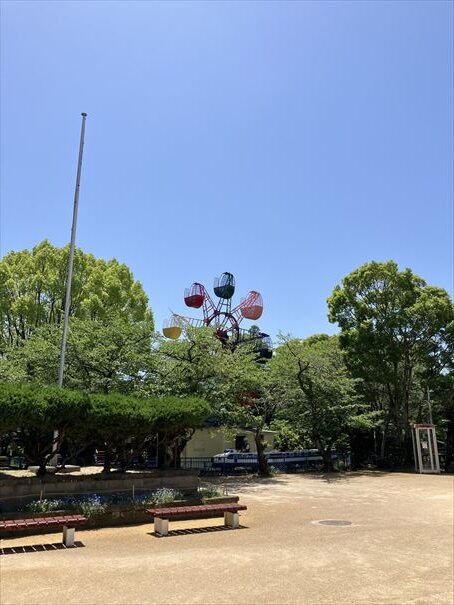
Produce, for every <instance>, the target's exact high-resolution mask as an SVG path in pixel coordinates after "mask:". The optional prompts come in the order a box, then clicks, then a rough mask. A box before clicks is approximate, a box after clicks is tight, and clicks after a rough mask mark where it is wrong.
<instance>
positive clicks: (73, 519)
mask: <svg viewBox="0 0 454 605" xmlns="http://www.w3.org/2000/svg"><path fill="white" fill-rule="evenodd" d="M86 522H87V518H86V517H84V516H83V515H59V516H57V517H33V518H30V519H7V520H0V531H8V532H15V531H26V530H27V529H41V528H42V529H44V530H45V529H46V528H48V527H63V544H64V545H65V546H74V533H75V528H76V527H77V526H79V525H83V524H84V523H86Z"/></svg>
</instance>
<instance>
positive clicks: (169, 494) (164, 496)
mask: <svg viewBox="0 0 454 605" xmlns="http://www.w3.org/2000/svg"><path fill="white" fill-rule="evenodd" d="M152 497H153V502H154V504H157V505H159V504H171V503H172V502H175V500H179V499H180V498H182V494H181V493H180V492H179V491H177V490H175V489H171V488H168V487H161V488H160V489H158V490H156V491H155V492H154V493H153V496H152Z"/></svg>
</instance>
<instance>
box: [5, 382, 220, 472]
mask: <svg viewBox="0 0 454 605" xmlns="http://www.w3.org/2000/svg"><path fill="white" fill-rule="evenodd" d="M209 412H210V407H209V405H208V404H207V403H206V402H205V401H204V400H202V399H200V398H198V397H185V398H179V397H166V398H148V399H137V398H134V397H129V396H125V395H123V394H120V393H111V394H109V395H100V394H92V395H90V396H89V395H88V394H86V393H82V392H78V391H70V390H68V389H59V388H57V387H39V386H38V385H35V384H33V385H31V384H10V383H2V384H0V431H1V432H4V433H6V432H8V431H16V430H18V429H20V433H21V435H22V438H23V441H24V445H25V447H26V455H27V457H28V458H29V459H31V460H35V461H37V462H39V464H40V466H44V464H45V460H46V456H48V455H49V454H50V450H51V447H52V444H53V438H52V432H53V430H54V429H58V432H59V437H58V442H57V443H56V445H57V451H58V449H59V447H60V445H61V442H62V440H63V439H64V438H65V436H66V435H67V434H68V433H70V434H71V437H72V438H73V439H74V440H76V441H79V442H80V443H82V444H83V443H85V444H88V443H91V442H96V443H104V445H105V448H106V453H107V454H108V455H109V456H110V457H111V456H112V454H113V450H114V449H116V448H118V449H119V450H121V449H122V448H126V447H127V444H128V443H129V444H131V443H132V444H133V445H134V444H135V445H136V446H137V447H138V446H140V445H142V444H143V441H144V440H146V439H147V438H148V437H150V436H151V435H154V434H155V433H157V432H158V431H180V430H184V429H187V428H192V427H197V426H199V425H200V424H201V423H202V422H203V420H205V418H206V417H207V416H208V414H209ZM131 447H132V446H129V449H131ZM108 464H109V461H108ZM108 464H107V465H106V470H107V467H108Z"/></svg>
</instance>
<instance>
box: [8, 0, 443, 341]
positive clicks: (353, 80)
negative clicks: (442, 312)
mask: <svg viewBox="0 0 454 605" xmlns="http://www.w3.org/2000/svg"><path fill="white" fill-rule="evenodd" d="M1 10H2V53H1V61H2V63H1V77H2V87H1V95H2V104H1V111H2V114H1V118H2V123H1V145H2V147H1V151H2V155H1V176H2V181H1V238H2V239H1V253H2V254H5V253H7V252H8V251H9V250H11V249H15V250H17V249H22V248H29V247H32V246H33V245H35V244H36V243H38V242H39V241H41V240H42V239H44V238H48V239H50V240H51V241H52V242H53V243H54V244H56V245H64V244H65V243H67V242H68V241H69V236H70V223H71V212H72V201H73V192H74V181H75V172H76V160H77V151H78V139H79V130H80V112H81V111H86V112H87V113H88V118H87V130H86V145H85V156H84V166H83V175H82V184H81V193H80V210H79V225H78V233H77V244H78V245H79V246H80V247H82V248H83V249H84V250H86V251H90V252H93V253H94V254H95V255H97V256H99V257H103V258H111V257H116V258H117V259H118V260H120V261H122V262H125V263H127V264H128V265H129V266H130V267H131V268H132V270H133V272H134V275H135V277H136V278H137V279H139V280H140V281H141V282H142V283H143V285H144V287H145V290H146V292H147V294H148V295H149V298H150V304H151V307H152V309H153V311H154V313H155V317H156V323H157V327H158V328H161V325H162V320H163V319H164V318H165V317H166V316H167V315H169V312H168V309H169V307H170V308H172V309H173V310H175V311H180V312H185V311H193V310H190V309H187V308H186V307H185V305H184V301H183V291H184V288H185V287H186V286H189V285H190V284H191V283H192V282H193V281H202V282H204V283H205V284H206V285H207V286H209V287H210V288H211V286H212V281H213V278H214V277H215V276H216V275H219V274H220V273H222V272H223V271H230V272H232V273H234V274H235V276H236V279H237V292H236V295H235V296H236V298H237V300H239V297H240V295H243V294H246V293H247V291H249V290H252V289H254V290H259V291H260V292H262V294H263V297H264V302H265V311H264V314H263V316H262V319H261V320H260V321H259V324H260V326H261V327H262V329H263V330H264V331H266V332H269V333H270V334H271V335H272V336H274V335H275V334H276V333H277V332H278V331H279V330H282V331H284V332H291V333H293V334H294V335H297V336H306V335H309V334H312V333H314V332H322V331H328V332H330V333H331V332H334V331H335V329H336V328H335V327H334V326H331V325H330V324H329V323H328V321H327V318H326V303H325V301H326V298H327V296H328V295H329V294H330V292H331V290H332V288H333V286H334V285H335V284H336V283H338V282H339V281H340V280H341V278H342V277H343V276H345V275H346V274H347V273H349V272H350V271H351V270H353V269H354V268H356V267H357V266H359V265H360V264H362V263H364V262H366V261H369V260H378V261H382V260H387V259H390V258H392V259H395V260H396V261H397V262H398V263H399V265H400V266H402V267H406V266H409V267H411V268H412V269H413V270H414V271H415V272H417V273H418V274H420V275H421V276H422V277H424V278H425V279H426V280H427V281H428V282H429V283H432V284H435V285H438V286H442V287H444V288H447V289H449V290H451V288H452V254H453V245H452V244H453V240H452V228H453V209H452V206H453V78H452V72H453V3H451V2H443V1H441V2H437V1H436V0H430V1H429V2H424V1H419V2H416V1H415V2H398V1H397V2H360V1H354V2H342V1H336V2H276V3H275V2H250V3H248V2H232V3H230V2H219V3H217V2H200V3H198V2H182V3H180V2H166V3H159V2H153V3H152V2H145V1H141V2H132V1H129V2H120V1H117V2H109V1H102V2H95V1H93V2H83V1H77V2H71V1H65V2H40V1H37V0H34V1H33V2H27V1H20V2H11V1H5V0H3V2H2V7H1ZM197 313H198V311H195V314H196V315H197ZM189 314H190V313H189ZM193 314H194V313H193Z"/></svg>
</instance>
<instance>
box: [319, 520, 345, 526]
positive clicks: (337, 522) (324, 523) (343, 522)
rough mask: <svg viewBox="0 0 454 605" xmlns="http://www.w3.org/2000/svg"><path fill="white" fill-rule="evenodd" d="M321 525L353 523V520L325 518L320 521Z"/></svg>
mask: <svg viewBox="0 0 454 605" xmlns="http://www.w3.org/2000/svg"><path fill="white" fill-rule="evenodd" d="M318 523H319V525H351V524H352V522H351V521H342V520H341V519H324V520H323V521H318Z"/></svg>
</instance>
